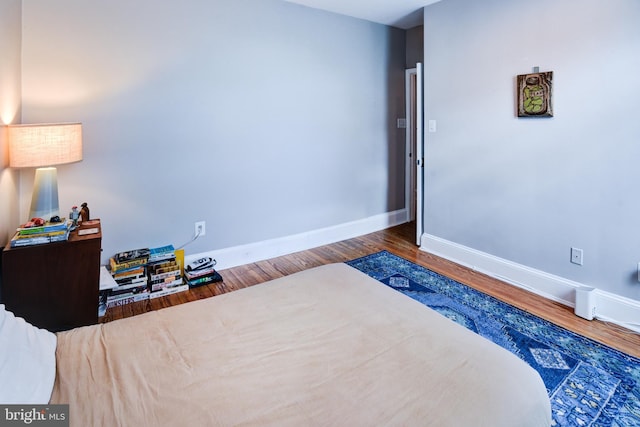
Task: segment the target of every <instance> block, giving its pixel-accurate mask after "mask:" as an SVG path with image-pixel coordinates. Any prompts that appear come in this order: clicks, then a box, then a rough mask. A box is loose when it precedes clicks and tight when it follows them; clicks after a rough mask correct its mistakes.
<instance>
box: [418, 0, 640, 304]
mask: <svg viewBox="0 0 640 427" xmlns="http://www.w3.org/2000/svg"><path fill="white" fill-rule="evenodd" d="M638 22H640V2H638V1H637V0H560V1H558V0H540V1H535V2H531V1H528V0H485V1H482V2H477V1H475V0H443V1H441V2H439V3H436V4H434V5H431V6H428V7H426V8H425V24H424V32H425V70H426V73H425V96H426V101H425V116H426V119H427V120H428V119H432V120H437V133H427V134H426V165H427V167H426V171H427V175H426V179H425V181H426V182H425V198H426V201H425V203H426V219H425V227H426V231H427V233H429V234H431V235H434V236H437V237H440V238H442V239H446V240H448V241H451V242H455V243H458V244H461V245H464V246H467V247H470V248H473V249H476V250H479V251H482V252H485V253H488V254H491V255H495V256H498V257H500V258H504V259H507V260H510V261H514V262H517V263H520V264H523V265H526V266H530V267H533V268H536V269H539V270H542V271H545V272H548V273H552V274H555V275H558V276H561V277H565V278H568V279H571V280H575V281H577V282H580V283H584V284H588V285H591V286H595V287H598V288H600V289H603V290H606V291H609V292H613V293H616V294H619V295H623V296H627V297H630V298H634V299H640V283H638V282H637V279H636V277H637V275H636V268H637V267H636V265H637V263H638V262H639V261H640V228H639V226H638V213H639V212H640V198H639V197H638V196H637V195H638V183H640V168H639V167H638V159H640V120H638V113H637V110H638V108H637V107H638V95H639V94H640V79H639V78H638V70H639V69H640V31H639V30H638ZM535 66H539V67H540V70H541V71H553V72H554V109H555V117H553V118H550V119H518V118H517V117H516V115H515V78H516V76H517V75H518V74H526V73H529V72H531V71H532V67H535ZM572 246H575V247H578V248H582V249H583V250H584V265H583V266H581V267H580V266H576V265H574V264H571V263H570V262H569V258H570V257H569V253H570V248H571V247H572Z"/></svg>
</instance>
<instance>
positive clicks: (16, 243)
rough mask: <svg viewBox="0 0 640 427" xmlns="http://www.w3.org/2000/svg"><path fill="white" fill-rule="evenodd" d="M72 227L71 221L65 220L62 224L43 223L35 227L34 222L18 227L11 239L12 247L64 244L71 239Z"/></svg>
mask: <svg viewBox="0 0 640 427" xmlns="http://www.w3.org/2000/svg"><path fill="white" fill-rule="evenodd" d="M71 225H72V223H71V221H66V220H65V219H64V218H63V219H62V220H61V221H60V222H43V223H42V224H41V225H35V224H34V223H32V222H29V223H27V224H23V225H21V226H20V227H18V229H17V230H16V234H15V235H14V236H13V238H12V239H11V247H12V248H19V247H22V246H30V245H40V244H43V243H52V242H63V241H65V240H67V239H68V238H69V231H70V229H71Z"/></svg>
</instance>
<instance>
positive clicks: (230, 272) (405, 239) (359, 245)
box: [100, 224, 640, 357]
mask: <svg viewBox="0 0 640 427" xmlns="http://www.w3.org/2000/svg"><path fill="white" fill-rule="evenodd" d="M414 240H415V228H414V226H413V224H403V225H400V226H397V227H392V228H389V229H386V230H382V231H378V232H376V233H371V234H367V235H365V236H360V237H356V238H353V239H349V240H345V241H342V242H337V243H333V244H330V245H326V246H321V247H318V248H314V249H310V250H308V251H303V252H298V253H294V254H290V255H286V256H281V257H277V258H273V259H269V260H264V261H259V262H256V263H252V264H247V265H243V266H239V267H234V268H230V269H226V270H221V271H220V274H221V275H222V277H223V279H224V281H223V282H219V283H214V284H209V285H205V286H201V287H199V288H195V289H190V290H188V291H185V292H180V293H178V294H174V295H168V296H165V297H160V298H156V299H153V300H150V301H141V302H137V303H133V304H127V305H126V306H122V307H114V308H110V309H108V310H107V313H106V315H105V316H104V317H102V318H101V320H100V321H101V323H105V322H110V321H113V320H117V319H122V318H125V317H130V316H135V315H137V314H140V313H144V312H147V311H151V310H159V309H161V308H165V307H170V306H172V305H177V304H183V303H186V302H189V301H195V300H198V299H202V298H210V297H213V296H215V295H220V294H222V293H225V292H232V291H234V290H237V289H241V288H245V287H247V286H254V285H256V284H259V283H263V282H265V281H268V280H271V279H276V278H279V277H282V276H286V275H289V274H292V273H295V272H298V271H302V270H306V269H308V268H312V267H316V266H319V265H323V264H329V263H334V262H344V261H348V260H351V259H355V258H359V257H362V256H365V255H369V254H372V253H376V252H379V251H381V250H387V251H389V252H391V253H394V254H396V255H398V256H401V257H403V258H405V259H407V260H409V261H412V262H414V263H416V264H419V265H422V266H424V267H426V268H429V269H430V270H432V271H435V272H437V273H440V274H443V275H445V276H447V277H450V278H452V279H454V280H456V281H458V282H460V283H463V284H465V285H467V286H471V287H473V288H475V289H478V290H479V291H481V292H484V293H486V294H488V295H491V296H493V297H495V298H497V299H499V300H501V301H504V302H506V303H508V304H511V305H513V306H516V307H518V308H520V309H523V310H526V311H528V312H530V313H532V314H534V315H536V316H539V317H541V318H543V319H546V320H548V321H550V322H552V323H555V324H557V325H559V326H561V327H563V328H566V329H569V330H571V331H573V332H575V333H578V334H580V335H584V336H586V337H589V338H591V339H594V340H596V341H599V342H601V343H603V344H605V345H608V346H610V347H613V348H616V349H618V350H620V351H623V352H625V353H628V354H631V355H633V356H636V357H640V335H638V334H636V333H635V332H633V331H630V330H628V329H625V328H622V327H620V326H617V325H613V324H609V323H605V322H601V321H599V320H592V321H588V320H585V319H582V318H580V317H578V316H576V315H575V314H574V313H573V309H572V308H570V307H566V306H563V305H562V304H559V303H557V302H555V301H551V300H548V299H546V298H543V297H541V296H538V295H536V294H533V293H531V292H529V291H527V290H525V289H521V288H518V287H515V286H513V285H509V284H507V283H504V282H501V281H499V280H496V279H493V278H491V277H489V276H486V275H484V274H482V273H479V272H477V271H474V270H471V269H468V268H466V267H463V266H461V265H458V264H455V263H453V262H451V261H448V260H446V259H443V258H440V257H437V256H435V255H432V254H429V253H427V252H424V251H421V250H420V249H419V248H418V247H417V246H416V245H415V244H414Z"/></svg>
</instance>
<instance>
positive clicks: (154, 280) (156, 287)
mask: <svg viewBox="0 0 640 427" xmlns="http://www.w3.org/2000/svg"><path fill="white" fill-rule="evenodd" d="M147 274H148V277H149V298H157V297H161V296H165V295H170V294H174V293H176V292H182V291H186V290H187V289H189V286H187V285H186V284H184V283H183V281H182V268H181V266H180V264H179V263H178V261H177V260H176V254H175V249H174V248H173V245H167V246H162V247H159V248H154V249H151V251H150V256H149V262H148V264H147Z"/></svg>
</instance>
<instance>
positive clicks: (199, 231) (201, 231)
mask: <svg viewBox="0 0 640 427" xmlns="http://www.w3.org/2000/svg"><path fill="white" fill-rule="evenodd" d="M205 234H207V226H206V222H205V221H198V222H196V224H195V235H196V237H202V236H204V235H205Z"/></svg>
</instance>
